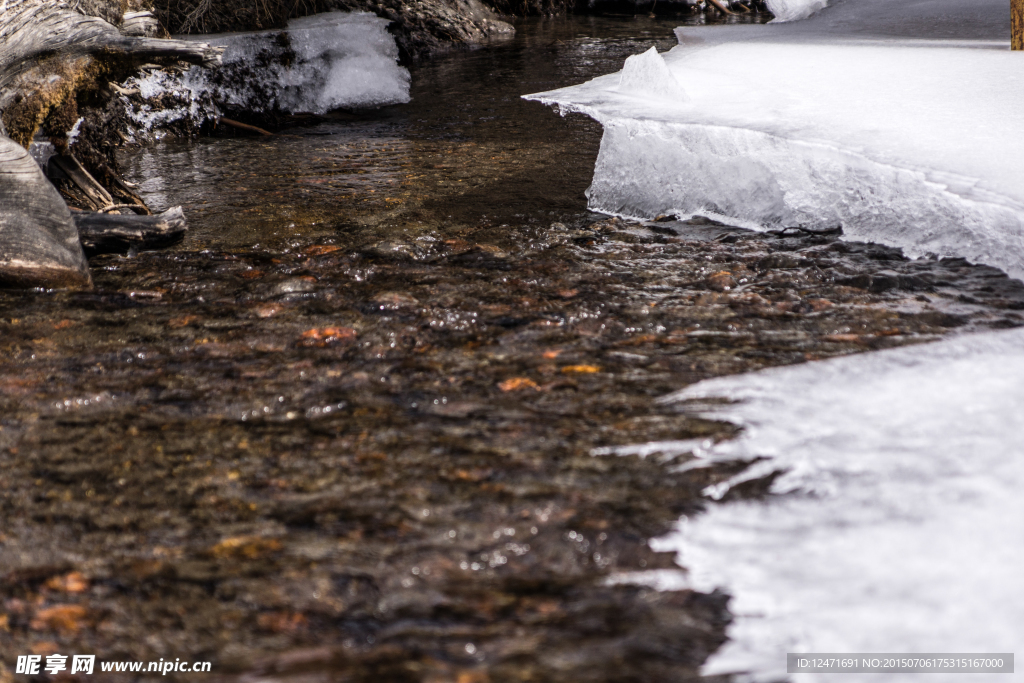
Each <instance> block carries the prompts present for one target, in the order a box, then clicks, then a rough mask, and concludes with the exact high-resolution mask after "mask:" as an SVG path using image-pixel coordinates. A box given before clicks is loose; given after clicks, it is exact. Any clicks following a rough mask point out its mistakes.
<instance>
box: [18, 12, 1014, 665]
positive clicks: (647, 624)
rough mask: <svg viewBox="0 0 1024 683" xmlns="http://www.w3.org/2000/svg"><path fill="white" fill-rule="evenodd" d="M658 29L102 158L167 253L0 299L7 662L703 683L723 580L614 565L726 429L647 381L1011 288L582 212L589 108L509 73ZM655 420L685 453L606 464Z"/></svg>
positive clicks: (1009, 319)
mask: <svg viewBox="0 0 1024 683" xmlns="http://www.w3.org/2000/svg"><path fill="white" fill-rule="evenodd" d="M679 23H680V19H678V18H670V19H649V18H647V17H637V18H594V17H589V18H588V17H574V18H567V19H547V20H539V19H538V20H531V21H522V22H519V23H518V24H517V35H516V37H515V38H514V39H512V40H509V41H507V42H503V43H500V44H495V45H492V46H489V47H486V48H482V49H478V50H474V51H466V52H458V53H453V54H450V55H447V56H444V57H441V58H438V59H435V60H433V61H431V62H429V63H425V64H422V65H419V66H416V67H414V68H413V69H412V101H411V103H410V104H408V105H401V106H395V107H389V108H385V109H382V110H377V111H373V112H338V113H335V114H333V115H331V116H329V117H325V118H323V119H321V120H318V121H317V122H315V123H312V124H311V125H307V126H301V127H295V128H291V129H288V130H285V131H282V134H281V135H277V136H273V137H253V136H237V137H219V138H204V139H199V140H174V139H165V140H163V141H161V142H159V143H157V144H154V145H152V146H148V147H143V148H139V149H129V150H125V152H124V155H123V161H124V163H125V166H126V168H127V172H128V176H129V179H131V180H134V181H135V182H137V183H139V184H140V186H141V192H142V194H143V195H144V196H145V198H146V200H147V202H149V203H150V205H151V206H153V207H154V208H156V209H162V208H165V207H168V206H172V205H178V204H180V205H182V206H183V207H184V209H185V212H186V215H187V216H188V219H189V223H190V233H189V235H188V237H187V238H186V240H185V241H184V242H183V243H182V244H181V245H179V246H178V247H176V248H174V249H171V250H168V251H163V252H147V253H142V254H137V255H132V256H131V257H117V256H103V257H97V258H95V259H93V261H92V267H93V277H94V281H95V284H96V287H95V290H93V291H91V292H81V293H54V292H30V293H16V292H3V293H0V330H2V331H3V334H2V337H0V339H2V340H3V341H2V342H0V343H2V347H3V356H2V360H0V385H2V386H3V392H2V398H0V401H2V406H3V408H2V422H0V424H2V430H0V463H2V465H3V467H2V470H0V472H2V473H0V491H3V495H2V497H0V505H2V511H3V512H2V514H3V516H4V519H5V523H4V525H3V528H2V529H0V543H2V546H0V549H2V550H0V581H3V584H4V600H5V601H4V603H3V606H2V609H0V611H2V615H0V627H2V626H3V625H6V628H7V629H8V630H9V636H10V637H8V638H4V639H3V641H0V653H2V655H3V656H2V658H0V661H3V662H5V663H10V662H13V661H14V659H15V656H16V655H19V654H26V653H28V652H30V651H33V652H34V651H38V652H43V653H44V654H51V653H53V652H61V653H65V654H68V653H81V654H96V655H98V657H99V659H100V660H101V661H103V660H106V661H111V660H135V661H149V660H157V659H160V658H165V659H167V658H170V659H174V658H181V659H183V660H186V659H187V660H189V661H197V660H201V661H211V662H212V663H213V672H214V673H215V674H217V675H218V676H220V677H222V678H225V679H226V678H231V677H235V678H238V679H239V680H241V679H242V678H244V677H246V676H249V677H250V679H251V678H252V677H256V676H259V675H269V674H273V675H274V676H275V677H276V678H275V680H299V679H300V678H301V679H302V680H346V681H349V680H351V681H363V680H365V681H371V680H374V681H379V680H388V681H401V680H409V681H421V680H423V681H447V680H457V681H460V682H461V683H470V682H474V681H505V680H517V681H518V680H538V681H541V680H543V681H573V682H578V681H613V680H614V681H624V680H638V681H639V680H658V681H676V680H686V679H688V678H690V677H693V676H694V675H696V673H697V671H698V668H699V666H700V665H701V663H702V662H703V661H704V660H705V659H706V658H707V656H708V655H709V654H710V653H711V652H713V651H714V650H715V649H717V648H718V647H719V646H720V645H721V644H722V643H723V642H724V640H725V631H726V626H727V624H728V623H729V620H730V614H729V611H728V596H726V595H723V594H721V593H717V592H716V593H711V594H705V593H699V592H694V591H688V590H682V591H661V592H659V591H654V590H651V589H649V588H646V587H644V586H643V585H635V584H631V583H629V582H628V581H623V580H622V579H623V577H629V576H633V575H634V574H635V573H636V572H643V571H648V570H652V569H659V568H660V569H669V568H674V567H675V565H674V563H673V558H672V555H671V554H669V553H655V552H653V551H652V550H651V549H650V548H649V547H648V546H647V540H648V539H650V538H654V537H657V536H660V535H663V534H664V533H666V532H667V531H669V530H670V529H671V528H672V525H673V523H674V522H675V521H676V520H677V519H678V518H679V517H680V515H683V514H687V515H693V514H699V513H700V511H701V510H702V509H703V508H704V507H705V506H706V505H708V504H709V503H708V502H707V501H706V499H705V497H704V496H703V495H702V494H701V491H702V490H704V489H705V488H707V487H708V486H709V485H712V484H715V483H718V482H722V481H725V480H726V479H728V478H729V477H730V476H732V475H733V474H735V473H736V472H737V471H739V470H740V469H742V468H743V467H744V465H745V464H744V463H722V464H719V465H713V466H709V467H702V468H689V469H686V468H676V467H674V465H676V464H678V463H680V462H686V461H688V460H691V459H693V458H695V457H698V456H699V453H700V451H701V449H704V450H706V449H707V447H710V446H711V445H712V444H714V443H716V442H718V441H721V440H724V439H728V438H730V437H731V436H733V435H734V434H735V431H736V430H735V427H733V426H732V425H730V424H728V423H725V422H715V421H713V420H710V419H704V418H700V417H695V416H694V415H693V414H692V413H687V412H685V411H683V410H682V409H680V408H678V407H676V406H673V405H666V404H663V403H658V402H657V399H658V398H659V397H661V396H663V395H665V394H667V393H669V392H671V391H675V390H678V389H680V388H683V387H685V386H687V385H690V384H692V383H694V382H697V381H700V380H703V379H707V378H710V377H717V376H722V375H730V374H735V373H739V372H745V371H749V370H756V369H760V368H764V367H769V366H779V365H790V364H795V363H801V362H804V361H807V360H812V359H819V358H826V357H830V356H838V355H844V354H850V353H857V352H861V351H865V350H871V349H880V348H888V347H894V346H900V345H906V344H913V343H920V342H924V341H931V340H936V339H939V338H942V337H944V336H949V335H952V334H959V333H961V332H963V331H968V330H982V329H998V328H1006V327H1015V326H1019V325H1021V324H1022V323H1024V318H1022V316H1021V310H1022V309H1024V286H1022V285H1021V284H1020V283H1019V282H1017V281H1014V280H1010V279H1008V278H1007V277H1006V276H1005V275H1004V274H1002V273H1001V272H1000V271H997V270H995V269H992V268H987V267H984V266H973V265H971V264H968V263H967V262H965V261H963V260H957V259H943V260H939V259H920V260H914V261H911V260H907V259H906V258H904V257H903V256H902V255H901V254H900V253H899V252H898V251H896V250H893V249H890V248H886V247H881V246H877V245H868V244H859V243H853V242H844V241H842V240H841V235H839V234H837V233H836V232H808V231H805V230H801V229H797V228H792V229H787V230H781V231H775V232H751V231H746V230H740V229H736V228H732V227H729V226H725V225H721V224H717V223H715V222H713V221H709V220H707V219H695V220H691V221H686V222H681V221H677V220H671V219H670V218H665V219H663V220H661V221H656V222H650V223H641V222H630V221H625V220H620V219H615V218H610V217H608V216H604V215H600V214H594V213H590V212H588V210H587V203H586V198H585V196H584V192H585V190H586V188H587V186H588V184H589V182H590V179H591V175H592V172H593V168H594V162H595V160H596V156H597V151H598V146H599V142H600V137H601V130H600V127H599V126H598V124H596V123H594V122H592V121H590V120H589V119H586V118H584V117H581V116H569V117H567V118H561V117H558V116H556V115H554V114H553V113H552V112H551V111H550V110H548V109H546V108H545V107H543V106H541V105H539V104H536V103H532V102H525V101H523V100H521V99H520V96H521V95H523V94H525V93H531V92H539V91H545V90H551V89H553V88H556V87H560V86H563V85H567V84H570V83H577V82H580V81H583V80H586V79H588V78H591V77H594V76H596V75H599V74H604V73H607V72H609V71H613V70H616V69H618V68H620V67H621V64H622V61H623V60H624V59H625V57H626V56H629V55H631V54H636V53H639V52H642V51H644V50H646V49H647V48H649V47H650V46H651V45H652V44H653V45H655V46H656V47H658V49H659V50H665V49H668V48H669V47H671V46H672V45H674V44H675V40H674V38H673V35H672V28H673V27H675V26H676V25H678V24H679ZM751 68H756V65H755V66H752V67H751ZM647 442H660V443H665V442H669V443H672V442H675V443H677V444H684V446H682V447H679V448H671V447H665V446H659V447H654V448H652V449H649V450H650V451H651V452H649V453H648V452H647V451H644V450H643V449H637V448H635V447H633V448H631V449H626V450H625V451H623V454H622V455H618V454H617V451H616V448H617V447H621V446H626V445H631V444H643V443H647ZM637 453H639V454H640V455H643V456H645V457H640V455H637ZM769 484H770V480H758V481H751V482H747V483H746V484H745V485H744V486H740V487H733V488H732V489H731V492H730V497H731V498H732V499H735V498H736V497H754V496H759V495H763V494H764V492H765V490H766V489H767V487H768V485H769ZM44 651H45V652H44ZM181 678H186V676H181Z"/></svg>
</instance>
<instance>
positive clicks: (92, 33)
mask: <svg viewBox="0 0 1024 683" xmlns="http://www.w3.org/2000/svg"><path fill="white" fill-rule="evenodd" d="M127 24H128V29H129V30H130V31H131V32H135V33H139V32H141V33H148V32H150V31H151V28H152V27H151V22H150V21H149V19H148V18H147V17H139V16H132V17H129V21H128V22H127ZM220 54H221V49H220V48H214V47H210V46H209V45H206V44H205V43H196V42H188V41H180V40H163V39H158V38H151V37H146V36H129V35H123V34H122V33H121V32H120V31H118V29H117V28H115V27H114V26H113V25H112V24H109V23H107V22H106V21H103V20H102V19H97V18H95V17H89V16H85V15H83V14H80V13H78V12H75V11H73V10H72V9H71V8H70V6H69V5H68V3H66V2H62V1H60V0H2V2H0V283H2V284H4V285H8V286H11V285H13V286H29V287H84V286H89V284H90V278H89V271H88V267H87V263H86V260H85V256H84V254H83V251H82V246H81V244H80V243H79V239H78V230H77V229H76V227H75V223H74V221H73V220H72V218H71V212H70V211H69V210H68V207H67V206H66V204H65V203H64V201H63V199H62V198H61V196H60V194H59V193H58V192H57V190H56V189H54V187H53V185H51V183H50V182H49V181H48V180H47V178H46V177H45V175H44V174H43V172H42V171H41V170H40V169H39V167H38V165H37V164H36V163H35V161H33V159H32V158H31V157H30V156H29V154H28V152H27V151H26V149H25V148H26V147H27V146H28V145H29V143H30V141H31V140H32V137H33V135H34V134H35V132H36V130H37V129H38V128H39V126H40V125H41V124H42V123H43V122H44V120H46V117H47V116H48V115H49V114H50V112H52V111H55V110H57V108H58V107H60V106H61V105H62V104H63V103H64V102H66V101H71V100H72V99H73V98H74V97H75V95H76V93H77V92H78V91H79V90H80V89H83V88H88V87H94V85H95V80H96V78H97V77H99V76H100V75H101V74H102V72H103V69H102V68H101V67H103V65H106V64H122V65H123V64H125V63H128V64H141V63H142V62H144V61H153V60H157V61H162V60H172V61H186V62H191V63H198V64H204V65H211V64H216V63H218V62H219V61H220ZM56 164H57V165H58V167H59V168H60V170H61V171H62V172H63V173H64V174H65V175H67V176H68V177H69V178H70V179H71V180H72V182H74V183H75V185H76V186H78V187H80V188H81V187H86V188H89V189H88V191H86V190H83V192H86V194H87V195H88V196H89V200H90V202H93V203H95V204H97V207H96V208H103V207H104V206H110V205H112V204H114V201H113V199H112V197H111V196H110V193H109V192H107V191H106V190H105V189H103V188H102V186H100V185H99V183H97V182H96V181H95V179H94V178H91V176H89V174H88V172H86V171H85V169H84V168H82V167H81V164H78V163H77V161H76V160H75V159H74V157H72V156H70V155H68V156H65V157H61V158H58V159H57V161H56ZM90 181H91V182H90ZM97 188H98V189H97ZM108 218H113V216H109V217H108ZM123 218H132V219H134V218H136V217H123ZM165 221H166V219H165ZM168 225H170V222H168ZM123 239H124V240H127V241H129V242H130V241H131V240H132V239H135V238H128V237H124V238H123ZM143 243H144V240H143Z"/></svg>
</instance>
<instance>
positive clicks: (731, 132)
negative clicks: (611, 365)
mask: <svg viewBox="0 0 1024 683" xmlns="http://www.w3.org/2000/svg"><path fill="white" fill-rule="evenodd" d="M816 4H820V3H814V2H810V1H808V0H801V1H800V2H795V0H790V1H789V2H788V3H787V5H786V6H787V7H788V8H789V9H791V10H792V11H794V12H797V13H805V12H808V11H811V10H813V9H814V7H815V6H816ZM1008 15H1009V13H1008V11H1007V8H1006V7H1005V3H1004V2H997V1H995V0H973V1H972V2H971V3H962V2H960V1H959V0H956V1H955V2H954V1H952V0H928V1H926V2H909V1H908V0H904V1H902V2H894V1H893V0H836V1H835V3H834V6H831V7H828V8H826V9H824V10H823V11H821V12H819V13H817V14H815V15H814V16H813V17H812V18H810V19H808V20H806V21H802V22H793V23H782V24H775V23H774V22H773V23H772V24H768V25H762V26H729V27H704V28H690V27H685V28H680V29H677V35H678V36H679V40H680V46H679V47H677V48H675V49H673V50H672V51H670V52H669V53H667V54H666V55H664V56H663V59H664V62H665V68H664V69H663V70H660V71H662V72H663V75H662V76H661V78H662V79H663V80H665V81H666V82H667V79H668V76H667V74H671V77H672V82H671V83H670V84H668V85H667V86H666V87H679V88H682V89H685V92H686V95H687V96H688V98H687V99H685V100H683V99H681V98H678V99H676V100H674V101H669V100H668V99H666V98H664V97H653V96H644V95H643V94H641V93H639V92H636V91H632V92H625V91H623V90H622V89H621V88H620V87H618V83H617V79H618V78H619V77H618V76H616V75H614V74H613V75H611V76H605V77H601V78H598V79H595V80H593V81H590V82H589V83H585V84H582V85H579V86H574V87H570V88H564V89H561V90H556V91H552V92H547V93H539V94H535V95H530V96H527V97H528V98H530V99H535V100H539V101H541V102H547V103H550V104H555V105H558V106H559V107H560V108H561V109H562V111H563V112H564V111H567V110H568V111H580V112H583V113H586V114H589V115H591V116H593V117H594V118H596V119H597V120H599V121H600V122H601V123H602V124H603V125H604V127H605V137H604V140H603V141H602V145H601V152H600V156H599V159H598V164H597V168H596V171H595V175H594V182H593V185H592V186H591V188H590V190H589V193H588V196H589V198H590V204H591V207H592V208H594V209H597V210H599V211H604V212H608V213H613V214H622V215H632V216H638V217H644V218H650V217H653V216H655V215H657V214H661V213H670V212H676V213H680V214H684V215H691V214H710V215H717V216H726V217H730V218H732V219H734V220H736V221H737V222H739V223H740V224H743V225H749V226H755V227H763V228H775V227H785V226H793V225H802V226H806V227H812V228H827V227H834V226H836V225H842V226H843V228H844V231H845V233H846V235H847V236H848V237H850V238H853V239H864V240H871V241H877V242H883V243H887V244H891V245H894V246H899V247H903V248H904V249H905V250H906V251H907V252H908V253H909V254H911V255H922V254H925V253H934V254H937V255H947V256H954V255H955V256H964V257H967V258H969V259H972V260H975V261H983V262H986V263H990V264H992V265H995V266H998V267H1000V268H1003V269H1005V270H1006V271H1007V272H1009V273H1011V274H1013V275H1015V276H1022V275H1024V164H1021V163H1020V162H1019V160H1020V159H1021V158H1024V136H1022V135H1020V134H1019V131H1018V128H1019V115H1018V113H1019V112H1020V111H1022V110H1024V69H1022V68H1021V59H1020V55H1019V54H1013V53H1011V52H1009V50H1008V49H1005V48H1007V47H1008V36H1009V25H1008V21H1009V20H1008ZM896 31H900V32H902V33H904V34H905V35H903V36H902V37H893V36H892V33H894V32H896ZM954 38H955V39H954ZM644 57H645V59H646V60H647V61H648V62H649V61H650V59H649V58H648V56H647V55H645V56H644ZM647 71H648V73H650V74H656V73H657V72H658V71H659V70H657V69H654V68H652V67H651V66H650V65H648V69H647ZM624 75H625V74H623V76H624ZM645 87H646V89H647V91H649V92H650V91H653V90H657V86H656V85H653V84H651V83H648V84H647V85H646V86H645Z"/></svg>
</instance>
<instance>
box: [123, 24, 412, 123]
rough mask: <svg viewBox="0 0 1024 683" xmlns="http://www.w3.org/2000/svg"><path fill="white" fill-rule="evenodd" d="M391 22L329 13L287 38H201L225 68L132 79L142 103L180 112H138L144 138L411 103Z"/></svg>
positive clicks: (293, 28) (291, 29)
mask: <svg viewBox="0 0 1024 683" xmlns="http://www.w3.org/2000/svg"><path fill="white" fill-rule="evenodd" d="M388 23H389V22H388V21H387V20H386V19H381V18H379V17H377V16H375V15H373V14H371V13H369V12H327V13H324V14H318V15H314V16H310V17H304V18H301V19H295V20H293V21H290V22H289V23H288V27H287V29H286V30H285V31H283V32H282V31H263V32H256V33H235V34H221V35H212V36H202V40H203V41H204V42H207V43H210V44H211V45H216V46H222V47H224V48H225V51H224V57H223V64H222V65H221V66H220V67H217V68H214V69H205V68H202V67H192V68H191V69H189V70H188V71H185V72H184V73H168V72H166V71H154V72H153V73H151V74H149V75H148V76H145V77H142V78H137V79H130V80H129V81H128V82H127V83H126V84H125V86H126V87H128V88H132V87H137V88H139V89H140V91H141V93H140V94H141V95H142V96H143V97H144V98H147V99H148V98H160V97H162V96H165V95H168V94H169V95H171V96H172V98H173V99H174V100H175V102H176V103H177V106H173V107H165V106H157V105H155V104H150V103H147V104H145V105H142V106H134V107H133V108H132V110H131V114H132V118H133V120H134V121H135V122H136V124H137V125H139V127H140V128H142V129H143V130H149V129H151V128H153V127H160V126H167V125H169V124H171V123H174V122H177V121H182V120H185V121H189V122H191V124H192V125H201V124H202V122H203V121H205V120H207V119H212V118H214V117H215V116H217V115H218V114H219V113H224V112H228V113H233V112H238V111H245V112H270V111H275V110H277V111H282V112H286V113H293V114H294V113H314V114H323V113H325V112H328V111H331V110H333V109H340V108H363V107H378V106H383V105H388V104H399V103H404V102H408V101H409V83H410V77H409V72H408V70H406V69H405V68H404V67H401V66H399V64H398V61H397V60H398V46H397V45H396V44H395V40H394V37H393V36H392V35H391V34H389V33H388V32H387V25H388Z"/></svg>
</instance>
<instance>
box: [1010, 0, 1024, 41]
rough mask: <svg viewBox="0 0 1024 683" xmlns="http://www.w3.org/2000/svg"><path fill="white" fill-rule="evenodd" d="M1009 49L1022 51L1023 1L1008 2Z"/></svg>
mask: <svg viewBox="0 0 1024 683" xmlns="http://www.w3.org/2000/svg"><path fill="white" fill-rule="evenodd" d="M1010 49H1011V50H1024V0H1010Z"/></svg>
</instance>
